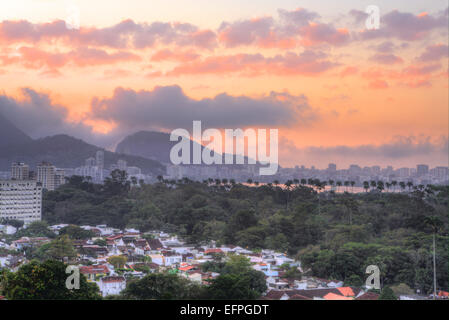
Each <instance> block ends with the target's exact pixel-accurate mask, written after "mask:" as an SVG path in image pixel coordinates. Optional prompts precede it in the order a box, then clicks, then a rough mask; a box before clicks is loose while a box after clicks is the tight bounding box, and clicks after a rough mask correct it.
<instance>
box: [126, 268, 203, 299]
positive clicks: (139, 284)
mask: <svg viewBox="0 0 449 320" xmlns="http://www.w3.org/2000/svg"><path fill="white" fill-rule="evenodd" d="M203 292H204V289H203V288H202V287H201V286H199V285H197V284H195V283H193V282H191V281H189V280H188V279H185V278H182V277H180V276H178V275H177V274H168V273H152V274H149V275H147V276H145V277H143V278H142V279H140V280H134V281H131V282H129V283H128V285H127V286H126V289H125V290H124V291H123V293H122V295H123V297H125V298H128V299H138V300H150V299H156V300H184V299H199V298H203V299H204V298H206V297H205V296H204V293H203Z"/></svg>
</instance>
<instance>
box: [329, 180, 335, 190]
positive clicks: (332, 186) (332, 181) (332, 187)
mask: <svg viewBox="0 0 449 320" xmlns="http://www.w3.org/2000/svg"><path fill="white" fill-rule="evenodd" d="M334 183H335V181H334V180H332V179H330V180H329V185H330V186H331V190H334Z"/></svg>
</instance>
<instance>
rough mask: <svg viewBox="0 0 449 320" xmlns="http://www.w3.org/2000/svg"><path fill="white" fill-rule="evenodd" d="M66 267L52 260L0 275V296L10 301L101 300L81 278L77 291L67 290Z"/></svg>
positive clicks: (92, 285) (35, 262)
mask: <svg viewBox="0 0 449 320" xmlns="http://www.w3.org/2000/svg"><path fill="white" fill-rule="evenodd" d="M66 267H67V265H65V264H64V263H62V262H59V261H55V260H48V261H45V262H38V261H35V260H33V261H31V262H30V263H27V264H25V265H23V266H21V267H20V268H19V270H18V271H17V272H15V273H13V272H9V271H7V270H4V271H3V272H2V273H1V274H0V295H4V296H5V297H6V298H7V299H9V300H23V299H26V300H92V299H101V296H100V294H99V292H100V291H99V289H98V286H97V285H96V284H95V283H88V282H87V280H86V278H85V277H84V275H82V274H80V288H79V289H77V290H69V289H67V288H66V284H65V282H66V279H67V274H66V272H65V270H66Z"/></svg>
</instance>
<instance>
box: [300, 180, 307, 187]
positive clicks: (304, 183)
mask: <svg viewBox="0 0 449 320" xmlns="http://www.w3.org/2000/svg"><path fill="white" fill-rule="evenodd" d="M301 184H302V185H303V186H305V185H306V184H307V179H304V178H302V179H301Z"/></svg>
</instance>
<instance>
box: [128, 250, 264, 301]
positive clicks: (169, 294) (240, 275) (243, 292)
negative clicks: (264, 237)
mask: <svg viewBox="0 0 449 320" xmlns="http://www.w3.org/2000/svg"><path fill="white" fill-rule="evenodd" d="M214 267H215V268H217V270H216V271H220V272H221V274H220V275H219V276H218V277H216V278H215V279H212V280H210V285H209V286H204V285H201V284H198V283H195V282H192V281H189V280H187V279H186V278H183V277H181V276H178V275H177V274H170V273H153V274H149V275H147V276H145V277H144V278H142V279H140V280H132V281H130V282H129V283H128V284H127V286H126V290H124V292H123V293H122V294H121V297H122V298H124V299H163V300H172V299H176V300H182V299H213V300H224V299H257V298H259V297H260V296H261V294H262V293H263V292H264V291H265V290H266V289H267V287H266V283H265V277H264V274H263V273H262V272H260V271H256V270H254V269H252V268H251V264H250V263H249V260H248V259H247V258H245V257H243V256H232V257H231V258H230V259H229V261H227V262H226V263H223V264H221V263H216V264H215V265H214ZM218 269H219V270H218Z"/></svg>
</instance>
